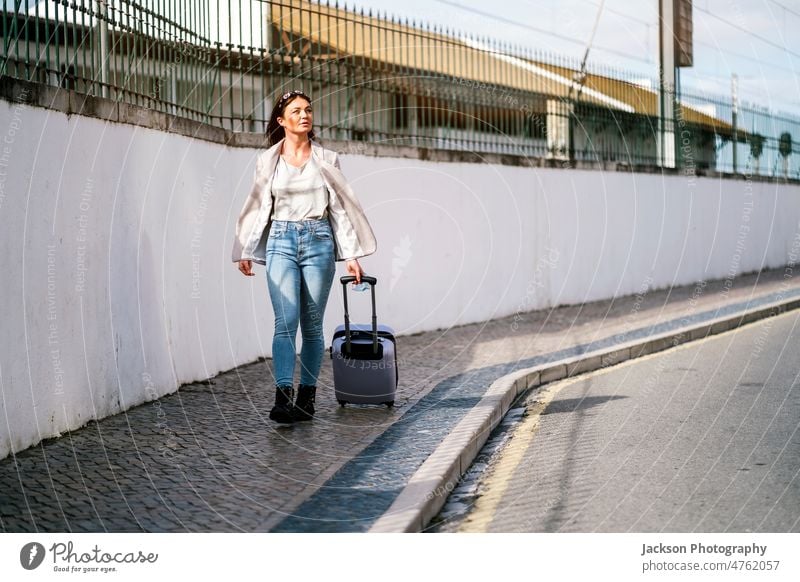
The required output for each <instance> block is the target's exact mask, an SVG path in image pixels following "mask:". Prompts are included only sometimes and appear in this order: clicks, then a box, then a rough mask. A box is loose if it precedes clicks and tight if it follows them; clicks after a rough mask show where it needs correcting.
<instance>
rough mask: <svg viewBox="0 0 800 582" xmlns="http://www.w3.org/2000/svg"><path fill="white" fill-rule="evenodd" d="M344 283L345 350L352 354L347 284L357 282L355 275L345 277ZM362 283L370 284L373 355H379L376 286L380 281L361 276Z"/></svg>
mask: <svg viewBox="0 0 800 582" xmlns="http://www.w3.org/2000/svg"><path fill="white" fill-rule="evenodd" d="M339 280H340V281H341V282H342V287H343V289H342V296H343V297H344V341H345V350H346V352H347V353H348V354H349V353H350V313H349V311H348V308H347V284H348V283H353V282H355V280H356V278H355V277H354V276H353V275H345V276H344V277H342V278H341V279H339ZM361 282H362V283H369V289H370V291H371V292H372V353H374V354H377V353H378V316H377V314H376V313H375V285H377V284H378V280H377V279H376V278H375V277H368V276H367V275H361Z"/></svg>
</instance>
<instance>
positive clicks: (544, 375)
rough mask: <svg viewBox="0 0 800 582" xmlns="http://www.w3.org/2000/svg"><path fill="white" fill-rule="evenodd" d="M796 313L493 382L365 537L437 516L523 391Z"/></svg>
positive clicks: (741, 320) (597, 354)
mask: <svg viewBox="0 0 800 582" xmlns="http://www.w3.org/2000/svg"><path fill="white" fill-rule="evenodd" d="M797 308H800V298H794V299H790V300H785V301H776V302H773V303H770V304H768V305H765V306H759V307H757V308H754V309H750V310H744V311H740V312H738V313H736V314H734V315H725V316H722V317H719V318H717V319H713V320H711V321H706V322H703V323H701V324H696V325H694V326H692V325H689V326H685V327H682V328H679V329H677V330H675V331H669V332H665V333H662V334H658V335H655V336H651V337H649V338H646V339H640V340H635V341H631V342H627V343H624V344H619V345H616V346H613V347H612V348H607V349H602V350H596V351H593V352H588V353H585V354H581V355H580V356H575V357H572V358H567V359H564V360H560V361H558V362H549V363H547V364H543V365H539V366H536V367H533V368H527V369H525V370H519V371H517V372H514V373H512V374H508V375H506V376H503V377H501V378H498V379H497V380H495V381H494V382H493V383H492V385H491V386H490V387H489V390H487V391H486V394H484V396H483V397H482V398H481V401H480V402H479V403H478V404H477V405H476V406H475V407H473V409H472V410H470V411H469V412H468V413H467V414H466V416H465V417H464V418H463V419H462V420H461V422H459V423H458V424H457V425H456V427H455V428H454V429H453V430H452V431H451V432H450V434H449V435H447V437H445V439H444V440H443V441H442V443H441V444H440V445H439V446H438V447H437V448H436V450H434V451H433V453H432V454H431V455H430V456H429V457H428V458H427V460H426V461H425V462H424V463H423V464H422V466H420V468H419V469H417V471H416V473H414V475H412V476H411V479H409V481H408V484H407V485H406V487H405V488H404V489H403V490H402V491H401V492H400V495H398V497H397V499H395V501H394V503H392V505H391V507H389V509H388V510H387V511H386V512H385V513H384V514H383V515H382V516H381V517H380V518H378V520H377V521H376V522H375V524H374V525H373V526H372V527H371V528H370V530H369V531H370V532H376V533H397V532H420V531H422V530H423V529H424V528H425V526H426V525H427V524H428V523H429V522H430V520H431V519H433V517H434V516H435V515H436V514H437V513H439V510H441V508H442V506H443V505H444V503H445V501H446V500H447V496H448V494H449V493H450V492H451V491H452V490H453V489H454V488H455V486H456V485H457V484H458V481H459V480H460V479H461V476H462V475H463V474H464V473H465V472H466V471H467V469H469V467H470V465H471V464H472V461H473V460H474V459H475V457H476V456H477V454H478V452H479V451H480V450H481V448H482V447H483V445H484V444H485V443H486V440H487V439H488V438H489V435H490V434H491V432H492V430H494V428H495V427H496V426H497V425H498V424H499V423H500V421H501V419H502V418H503V416H505V414H506V412H508V409H509V408H510V406H511V404H512V402H514V400H515V399H516V398H517V396H519V395H520V394H522V393H523V392H525V391H526V390H529V389H531V388H536V387H538V386H541V385H543V384H548V383H550V382H554V381H556V380H561V379H563V378H569V377H573V376H577V375H579V374H583V373H586V372H591V371H594V370H599V369H601V368H606V367H608V366H613V365H614V364H618V363H621V362H624V361H626V360H630V359H634V358H639V357H641V356H645V355H647V354H652V353H655V352H660V351H663V350H666V349H669V348H671V347H675V346H678V345H681V344H684V343H687V342H690V341H694V340H698V339H702V338H705V337H708V336H712V335H716V334H719V333H723V332H726V331H730V330H732V329H736V328H738V327H741V326H743V325H746V324H748V323H753V322H755V321H759V320H761V319H766V318H767V317H772V316H775V315H779V314H781V313H785V312H787V311H791V310H794V309H797Z"/></svg>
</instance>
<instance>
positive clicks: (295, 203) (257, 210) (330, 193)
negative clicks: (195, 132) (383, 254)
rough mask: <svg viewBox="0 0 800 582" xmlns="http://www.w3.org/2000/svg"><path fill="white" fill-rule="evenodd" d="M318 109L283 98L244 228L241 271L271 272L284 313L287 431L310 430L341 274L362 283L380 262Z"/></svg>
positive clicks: (281, 390)
mask: <svg viewBox="0 0 800 582" xmlns="http://www.w3.org/2000/svg"><path fill="white" fill-rule="evenodd" d="M312 123H313V110H312V108H311V99H310V98H309V97H308V96H307V95H306V94H305V93H303V92H302V91H291V92H289V93H286V94H284V95H283V96H282V97H281V98H280V100H279V101H278V102H277V103H276V104H275V107H274V108H273V110H272V115H271V116H270V120H269V124H268V125H267V136H268V143H269V146H270V147H269V149H268V150H267V151H265V152H264V153H262V154H261V155H259V156H258V158H257V160H256V171H255V180H254V183H253V188H252V190H251V192H250V195H249V196H248V198H247V201H246V202H245V204H244V207H243V208H242V212H241V214H240V215H239V220H238V221H237V223H236V237H235V239H234V244H233V261H234V262H236V263H238V266H239V270H240V271H241V272H242V273H243V274H244V275H246V276H252V275H253V274H254V273H253V270H252V269H253V263H254V262H255V263H259V264H261V265H266V271H267V286H268V288H269V296H270V299H271V301H272V309H273V311H274V313H275V334H274V336H273V340H272V358H273V363H274V368H275V385H276V386H275V389H276V393H275V406H274V407H273V408H272V410H271V411H270V413H269V417H270V419H272V420H274V421H276V422H280V423H291V422H294V421H300V420H311V418H312V417H313V416H314V401H315V397H316V384H317V377H318V376H319V370H320V367H321V365H322V355H323V352H324V349H325V346H324V339H323V333H322V319H323V315H324V313H325V306H326V304H327V302H328V294H329V292H330V289H331V283H332V282H333V276H334V272H335V265H334V261H345V265H346V268H347V272H348V274H350V275H353V276H355V277H356V280H357V282H360V281H361V275H362V274H363V271H362V270H361V265H359V263H358V259H359V258H360V257H364V256H366V255H370V254H372V253H374V252H375V249H376V242H375V236H374V234H373V232H372V228H371V227H370V225H369V222H367V218H366V216H365V215H364V211H363V210H362V208H361V205H360V204H359V203H358V200H357V199H356V196H355V194H354V193H353V191H352V189H351V188H350V186H349V185H348V184H347V180H346V179H345V177H344V175H343V174H342V172H341V171H340V169H339V160H338V156H337V154H336V152H334V151H332V150H328V149H325V148H323V147H322V146H321V145H319V144H318V143H316V142H315V141H313V140H314V130H313V128H312ZM298 324H299V326H300V330H301V335H302V338H303V347H302V349H301V352H300V365H301V370H300V383H299V386H298V390H297V400H296V401H295V402H293V400H294V390H293V387H294V369H295V354H296V348H295V341H296V337H297V327H298Z"/></svg>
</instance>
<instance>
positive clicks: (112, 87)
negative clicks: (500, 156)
mask: <svg viewBox="0 0 800 582" xmlns="http://www.w3.org/2000/svg"><path fill="white" fill-rule="evenodd" d="M0 73H2V74H3V75H8V76H12V77H16V78H21V79H26V80H31V81H36V82H39V83H44V84H49V85H53V86H59V87H63V88H65V89H72V90H75V91H78V92H81V93H86V94H90V95H97V96H103V97H108V98H110V99H115V100H119V101H123V102H126V103H132V104H136V105H140V106H142V107H146V108H149V109H153V110H157V111H162V112H166V113H170V114H173V115H178V116H181V117H186V118H189V119H194V120H198V121H202V122H204V123H209V124H212V125H215V126H220V127H224V128H227V129H232V130H234V131H255V132H261V131H264V129H265V127H266V121H267V118H268V116H269V113H270V111H271V106H272V103H273V102H274V99H275V97H276V96H279V95H280V94H282V93H283V92H285V91H286V90H287V89H295V88H299V89H303V90H305V91H306V92H308V93H309V94H310V95H312V96H313V98H314V108H315V129H316V131H317V134H318V135H320V137H327V138H331V139H339V140H353V141H369V142H378V143H390V144H400V145H412V146H417V147H430V148H444V149H455V150H469V151H475V152H496V153H507V154H513V155H522V156H530V157H547V158H555V159H558V160H564V161H574V160H587V161H612V162H619V163H624V164H630V165H638V164H648V165H653V164H655V165H666V166H675V165H677V166H682V167H687V168H698V169H703V168H709V169H716V170H718V171H728V172H730V171H738V172H740V173H741V172H752V173H761V174H769V175H784V174H785V175H787V176H792V177H800V163H799V162H800V157H799V156H800V152H798V149H800V148H798V143H797V141H795V139H796V138H797V136H800V119H798V118H797V117H794V116H790V115H777V114H774V113H771V112H769V111H766V110H764V109H761V108H758V107H755V106H753V105H750V104H737V106H736V107H735V108H734V106H733V104H732V103H731V101H730V99H724V98H721V97H715V96H709V95H704V94H692V93H690V92H688V91H686V92H681V93H680V94H679V95H678V96H677V98H676V99H675V100H674V106H675V117H676V122H675V125H674V126H672V127H667V126H666V125H664V124H662V123H661V122H660V119H661V118H660V116H659V111H658V101H659V98H658V97H659V92H658V85H657V83H656V82H655V81H654V80H652V79H649V80H648V79H641V78H637V76H636V75H633V74H630V73H627V72H625V71H619V70H614V69H611V68H605V67H602V66H595V67H593V68H590V69H588V70H585V71H581V70H580V65H579V63H577V62H576V61H574V60H571V59H567V58H561V57H559V56H557V55H548V54H544V53H540V52H536V51H532V50H528V49H524V48H521V47H516V46H511V45H508V44H506V43H502V42H498V41H496V40H492V39H487V38H479V37H475V36H474V35H464V34H460V33H459V32H457V31H455V30H451V29H448V28H441V27H436V26H433V27H432V26H430V25H427V24H425V25H422V24H417V23H415V22H413V21H412V22H409V21H408V20H400V19H397V18H393V17H387V16H386V15H378V14H372V13H370V12H367V13H365V12H363V11H359V12H354V11H352V10H348V9H346V7H345V6H343V5H341V6H340V5H339V3H338V2H334V3H331V2H329V1H326V2H323V3H317V2H309V1H307V0H275V1H258V0H193V1H190V2H180V1H178V0H138V1H133V0H70V1H67V0H58V1H56V0H47V1H33V0H5V2H4V3H3V11H2V60H1V61H0ZM665 136H667V137H668V138H669V139H668V140H666V141H665V140H664V137H665Z"/></svg>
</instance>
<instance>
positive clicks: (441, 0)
mask: <svg viewBox="0 0 800 582" xmlns="http://www.w3.org/2000/svg"><path fill="white" fill-rule="evenodd" d="M434 1H435V2H439V3H440V4H446V5H448V6H453V7H454V8H460V9H461V10H464V11H465V12H472V13H473V14H477V15H479V16H483V17H485V18H491V19H492V20H496V21H498V22H504V23H506V24H512V25H514V26H517V27H520V28H524V29H527V30H532V31H534V32H539V33H541V34H545V35H547V36H552V37H555V38H558V39H560V40H563V41H565V42H569V43H572V44H577V45H579V46H581V47H584V46H585V42H584V41H581V40H577V39H575V38H572V37H569V36H565V35H563V34H558V33H557V32H551V31H549V30H546V29H544V28H537V27H535V26H531V25H529V24H523V23H521V22H518V21H516V20H511V19H509V18H504V17H502V16H498V15H496V14H491V13H489V12H484V11H483V10H478V9H477V8H471V7H469V6H464V5H463V4H458V3H457V2H450V1H449V0H434ZM595 48H596V49H597V50H602V51H604V52H607V53H611V54H615V55H617V56H620V57H623V58H626V59H630V60H632V61H639V62H641V63H646V64H648V65H653V64H654V63H653V61H652V60H646V59H643V58H640V57H635V56H631V54H630V53H625V52H622V51H618V50H615V49H612V48H607V47H602V46H597V47H595Z"/></svg>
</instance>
